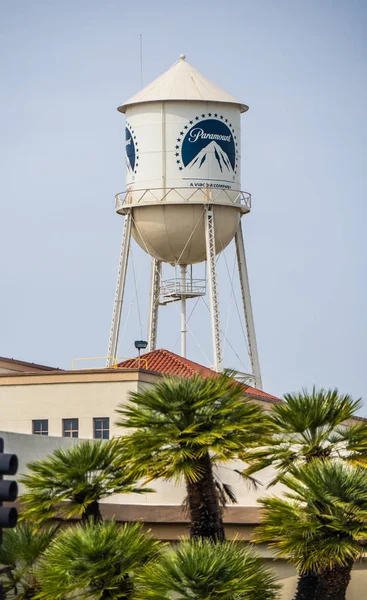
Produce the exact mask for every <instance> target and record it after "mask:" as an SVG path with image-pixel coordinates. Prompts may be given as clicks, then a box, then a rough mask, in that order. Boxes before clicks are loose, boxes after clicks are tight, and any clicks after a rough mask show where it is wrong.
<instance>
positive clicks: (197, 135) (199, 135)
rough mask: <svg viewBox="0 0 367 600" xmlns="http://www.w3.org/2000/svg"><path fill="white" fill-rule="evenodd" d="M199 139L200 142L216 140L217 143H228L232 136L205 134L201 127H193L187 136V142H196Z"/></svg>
mask: <svg viewBox="0 0 367 600" xmlns="http://www.w3.org/2000/svg"><path fill="white" fill-rule="evenodd" d="M199 139H202V140H216V141H218V142H230V141H231V139H232V135H231V134H229V135H222V134H219V133H206V132H205V131H204V129H202V128H201V127H195V128H194V129H191V131H190V134H189V138H188V140H189V142H191V143H193V142H197V141H198V140H199Z"/></svg>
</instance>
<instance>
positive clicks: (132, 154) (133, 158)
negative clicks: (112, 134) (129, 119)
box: [125, 123, 139, 173]
mask: <svg viewBox="0 0 367 600" xmlns="http://www.w3.org/2000/svg"><path fill="white" fill-rule="evenodd" d="M126 125H127V127H126V128H125V145H126V166H127V169H128V171H130V173H136V169H137V166H138V159H139V156H138V144H137V142H136V135H134V130H131V129H130V127H129V124H128V123H126Z"/></svg>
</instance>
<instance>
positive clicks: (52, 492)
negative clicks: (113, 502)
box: [21, 439, 153, 522]
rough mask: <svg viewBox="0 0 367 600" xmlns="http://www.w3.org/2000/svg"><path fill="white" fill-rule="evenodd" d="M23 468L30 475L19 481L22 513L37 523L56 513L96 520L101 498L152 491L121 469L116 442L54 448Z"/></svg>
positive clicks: (93, 441)
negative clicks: (27, 470)
mask: <svg viewBox="0 0 367 600" xmlns="http://www.w3.org/2000/svg"><path fill="white" fill-rule="evenodd" d="M27 466H28V469H29V470H30V473H28V474H27V475H24V476H23V477H22V478H21V481H22V483H24V484H25V485H26V487H27V491H26V492H25V493H24V494H23V495H22V497H21V502H22V503H23V506H24V512H23V514H24V515H25V517H26V518H27V517H28V518H31V519H33V520H36V521H38V522H43V521H44V520H45V519H47V518H48V519H51V518H53V517H55V516H56V515H59V514H61V515H64V516H66V517H71V516H73V515H77V516H79V517H81V518H82V520H88V518H89V517H91V518H93V519H94V520H96V521H98V520H100V519H101V512H100V506H99V503H100V500H102V499H103V498H106V497H108V496H111V495H113V494H122V493H123V494H125V493H130V492H134V493H138V494H139V493H146V492H150V491H153V490H150V489H147V488H143V487H139V486H138V484H137V482H136V480H135V479H134V477H133V476H132V475H131V474H129V473H127V471H126V469H124V468H123V467H121V451H120V446H119V444H118V443H117V441H116V439H112V440H109V441H107V442H105V441H103V440H86V441H83V442H80V443H78V444H75V445H74V446H72V447H71V448H68V449H66V450H64V449H62V448H58V449H56V450H55V451H54V453H53V454H51V455H50V456H48V457H46V458H45V459H41V460H37V461H35V462H32V463H30V464H28V465H27ZM65 501H67V502H65Z"/></svg>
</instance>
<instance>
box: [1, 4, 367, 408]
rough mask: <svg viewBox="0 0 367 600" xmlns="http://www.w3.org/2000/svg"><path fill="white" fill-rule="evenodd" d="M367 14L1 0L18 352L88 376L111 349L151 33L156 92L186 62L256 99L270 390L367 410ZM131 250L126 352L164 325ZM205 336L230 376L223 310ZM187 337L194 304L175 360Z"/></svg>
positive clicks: (4, 226) (260, 278)
mask: <svg viewBox="0 0 367 600" xmlns="http://www.w3.org/2000/svg"><path fill="white" fill-rule="evenodd" d="M366 21H367V4H366V3H365V2H364V1H363V0H317V1H316V0H308V1H307V2H306V1H305V0H302V1H301V0H277V1H274V0H258V1H257V2H253V1H249V0H232V2H231V3H227V4H226V3H223V2H216V1H212V2H197V0H196V1H193V0H188V1H185V2H181V3H179V4H177V3H173V2H168V1H167V0H164V1H162V0H156V1H155V2H151V1H149V2H148V1H147V0H141V1H140V2H123V1H121V0H120V1H118V0H103V1H102V0H100V1H97V0H88V1H86V0H72V1H71V0H63V2H60V1H59V0H57V1H56V0H35V1H34V2H29V1H28V0H0V189H1V220H0V261H1V265H0V273H1V294H0V355H2V356H5V357H10V358H17V359H21V360H26V361H30V362H37V363H42V364H47V365H52V366H57V367H61V368H71V365H72V361H73V360H74V359H76V358H81V357H83V358H84V357H102V356H105V355H106V353H107V345H108V337H109V329H110V321H111V314H112V305H113V298H114V292H115V282H116V275H117V264H118V258H119V248H120V242H121V233H122V228H123V217H121V216H118V215H116V214H115V212H114V195H115V194H116V193H117V192H120V191H122V190H123V189H124V185H125V158H124V129H125V124H124V116H123V115H121V114H120V113H118V112H117V111H116V107H117V106H118V105H119V104H121V103H122V102H123V101H124V100H126V99H127V98H129V97H130V96H132V95H133V94H135V93H136V92H137V91H139V89H140V88H141V73H140V36H141V35H142V39H143V57H142V58H143V60H142V66H143V69H142V70H143V84H144V85H147V84H148V83H149V82H150V81H152V80H153V79H155V78H156V77H157V76H159V75H160V74H162V73H163V72H164V71H166V70H167V69H168V68H169V67H170V66H171V65H172V64H173V63H174V62H175V61H176V60H178V58H179V55H180V54H181V53H182V52H184V53H185V54H186V55H187V60H188V62H189V63H190V64H192V65H193V66H195V67H196V68H197V69H198V70H199V71H200V72H202V73H203V74H205V75H206V77H208V78H209V79H211V80H213V81H214V82H215V83H216V84H218V85H220V86H221V87H222V88H223V89H225V90H226V91H228V92H229V93H231V94H232V95H234V96H235V97H237V98H239V99H240V100H241V101H242V102H244V103H246V104H248V105H249V106H250V110H249V111H248V112H247V113H246V114H245V115H243V116H242V164H241V169H242V188H243V189H244V190H247V191H249V192H251V194H252V211H251V213H250V214H249V215H247V216H245V217H244V218H243V231H244V237H245V245H246V253H247V260H248V269H249V275H250V285H251V295H252V303H253V310H254V318H255V325H256V333H257V341H258V348H259V355H260V364H261V370H262V375H263V385H264V389H265V390H266V391H268V392H270V393H272V394H275V395H278V396H281V395H282V394H283V393H285V392H291V391H296V390H299V389H301V388H302V387H308V388H310V387H311V386H313V385H316V386H323V387H330V386H332V387H338V388H339V390H340V391H341V392H343V393H350V394H352V395H353V397H355V398H358V397H365V398H366V397H367V366H366V340H367V318H366V307H367V284H366V266H367V265H366V263H367V240H366V234H365V230H366V222H367V210H366V192H367V165H366V134H367V118H366V106H367V80H366V70H365V65H366V59H367V56H366V55H367V40H366V36H365V31H366V25H367V23H366ZM131 257H132V260H130V266H129V275H128V283H127V291H126V302H125V305H124V312H123V318H122V319H123V322H122V328H121V331H122V336H121V343H120V347H119V354H120V355H121V356H133V355H134V354H135V352H134V348H133V342H134V340H135V339H139V338H141V337H143V339H144V338H145V337H146V328H147V310H148V308H147V307H148V289H149V258H148V257H147V255H145V254H144V252H142V251H140V250H139V249H138V247H137V246H136V245H134V247H133V248H132V255H131ZM232 265H233V248H229V249H228V251H227V254H226V256H221V257H220V258H219V260H218V271H219V285H220V290H221V296H220V299H221V316H222V326H223V330H224V331H225V333H226V337H227V339H228V341H226V340H225V339H224V344H225V352H224V355H225V365H226V366H228V367H233V368H236V369H239V370H242V371H244V370H246V359H245V355H246V346H245V340H244V337H243V334H242V328H243V324H242V325H241V323H240V322H239V320H238V314H237V309H236V302H238V303H239V306H240V296H239V290H238V289H237V291H236V292H235V296H236V295H237V300H236V299H235V297H233V296H231V293H230V286H229V281H228V277H227V271H229V272H230V273H231V272H232ZM170 276H172V275H170ZM135 290H137V294H135ZM194 304H195V303H194V301H192V303H191V304H189V305H188V311H189V314H190V312H191V310H192V309H193V308H194ZM236 319H237V320H236ZM189 327H190V333H189V339H188V358H192V359H193V360H197V361H198V362H200V363H202V364H206V365H210V364H211V360H212V355H211V335H210V322H209V315H208V311H207V308H206V306H205V305H204V303H203V302H199V303H198V305H197V307H196V308H195V311H194V312H193V314H192V317H191V319H190V322H189ZM179 330H180V323H179V307H178V306H177V305H174V306H171V307H164V308H162V309H161V311H160V331H159V336H158V347H165V348H167V349H169V350H173V351H176V352H178V353H179ZM194 338H195V339H194ZM195 340H196V341H195ZM197 342H198V343H197ZM75 364H76V365H82V364H85V365H89V366H90V365H91V364H97V363H94V362H93V361H91V362H87V363H81V362H77V363H75ZM247 369H248V366H247ZM362 414H364V415H367V404H366V405H365V407H364V409H363V410H362Z"/></svg>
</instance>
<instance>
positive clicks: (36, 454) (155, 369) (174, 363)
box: [0, 350, 367, 600]
mask: <svg viewBox="0 0 367 600" xmlns="http://www.w3.org/2000/svg"><path fill="white" fill-rule="evenodd" d="M199 371H202V372H203V373H204V374H206V373H208V372H210V370H209V369H206V368H205V367H203V366H201V365H198V364H197V363H193V362H192V361H189V360H187V359H183V358H181V357H179V356H177V355H175V354H173V353H170V352H168V351H166V350H157V351H155V352H152V353H149V354H147V355H144V357H143V359H142V360H141V362H140V363H139V362H138V360H137V359H133V360H130V361H126V362H125V363H122V364H121V365H120V366H119V368H111V369H85V370H72V371H63V370H61V369H53V368H50V367H44V366H42V365H35V364H33V363H25V362H22V361H15V360H10V359H0V435H1V436H2V437H4V441H5V447H6V450H7V451H10V452H15V453H17V454H18V456H19V458H20V468H19V474H22V473H24V472H26V470H27V468H26V464H27V463H28V462H30V461H32V460H35V459H37V458H41V457H43V456H46V455H47V454H49V453H51V452H52V451H53V450H54V449H55V448H57V447H59V446H63V447H67V446H69V445H71V444H73V443H74V442H75V440H73V439H70V438H72V437H77V438H81V439H88V438H89V439H90V438H93V437H105V438H106V437H112V436H115V435H120V433H121V430H120V429H119V428H118V427H117V425H116V420H117V417H118V416H117V414H116V412H115V411H116V408H117V407H118V406H119V405H120V404H124V402H125V401H126V399H127V397H128V394H129V392H130V391H137V390H139V389H141V388H142V386H146V385H151V384H153V383H155V382H157V381H159V379H160V378H161V377H162V374H165V373H171V374H176V375H183V376H190V374H193V373H194V372H199ZM246 394H247V395H248V396H249V397H250V398H251V399H252V400H253V401H255V402H259V403H260V404H261V405H262V406H263V407H264V408H265V409H267V410H271V408H272V406H273V404H274V403H277V402H280V400H279V399H278V398H276V397H274V396H272V395H270V394H266V393H265V392H262V391H260V390H256V389H254V388H247V390H246ZM35 431H37V432H38V433H37V434H36V435H32V434H33V433H34V432H35ZM238 466H239V465H238V464H237V465H235V464H232V465H231V464H228V465H226V466H225V467H223V468H219V469H218V471H217V475H218V476H219V477H220V479H221V480H222V481H223V482H225V483H228V484H230V485H231V486H232V487H233V488H234V490H235V493H236V496H237V500H238V503H237V504H236V505H235V506H229V507H228V508H227V509H226V510H225V513H224V521H225V526H226V534H227V537H228V538H234V537H238V538H239V539H242V540H246V541H250V540H251V538H252V533H253V530H254V527H255V526H256V525H257V524H258V523H259V521H260V509H259V507H258V504H257V500H258V498H259V497H261V496H264V495H265V494H268V493H277V494H280V493H281V491H282V490H281V487H280V486H278V487H274V488H272V489H271V492H269V491H268V490H266V484H267V482H268V481H269V479H270V478H271V475H272V471H271V470H268V471H267V472H263V473H261V474H260V475H259V476H258V477H257V478H258V479H260V481H261V482H262V483H263V486H262V487H261V488H260V489H259V490H257V491H255V490H253V489H251V488H249V487H248V486H246V485H245V483H244V482H243V480H241V478H240V476H239V475H238V474H237V473H236V472H235V471H234V468H235V467H237V468H238ZM153 487H154V488H155V490H156V493H155V494H146V495H134V494H131V495H125V494H124V495H119V496H114V497H113V498H111V499H109V501H106V502H105V503H104V504H103V506H102V511H103V512H104V514H105V515H106V516H110V517H115V518H116V519H118V520H121V521H134V520H143V521H144V522H145V523H146V526H147V527H148V528H150V529H151V530H152V532H153V533H154V534H155V535H156V536H157V537H159V538H160V539H164V540H171V541H174V540H177V539H178V538H179V537H180V536H184V535H186V534H187V531H188V521H187V517H185V514H184V512H183V510H182V508H181V505H182V501H183V500H184V497H185V489H184V487H183V486H175V485H173V484H172V483H167V482H164V481H157V482H154V486H153ZM258 551H259V552H260V553H261V555H262V556H263V558H264V560H265V561H266V563H267V564H268V565H269V566H271V567H272V568H274V569H275V571H276V572H277V575H278V577H279V579H280V580H281V582H282V584H283V593H282V599H283V600H290V598H292V595H293V592H294V589H295V586H296V579H297V578H296V573H295V570H294V568H293V567H292V566H290V565H288V564H287V563H286V562H285V561H279V560H277V561H274V560H273V559H272V558H271V553H270V552H269V550H268V549H267V547H266V546H260V547H258ZM365 569H366V564H365V561H363V562H362V563H360V564H359V565H357V566H356V568H355V569H354V572H353V579H352V583H351V585H350V586H349V591H348V600H360V599H361V598H362V597H363V595H362V593H361V590H362V589H363V587H366V586H367V573H366V570H365Z"/></svg>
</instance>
